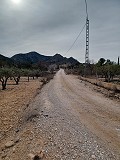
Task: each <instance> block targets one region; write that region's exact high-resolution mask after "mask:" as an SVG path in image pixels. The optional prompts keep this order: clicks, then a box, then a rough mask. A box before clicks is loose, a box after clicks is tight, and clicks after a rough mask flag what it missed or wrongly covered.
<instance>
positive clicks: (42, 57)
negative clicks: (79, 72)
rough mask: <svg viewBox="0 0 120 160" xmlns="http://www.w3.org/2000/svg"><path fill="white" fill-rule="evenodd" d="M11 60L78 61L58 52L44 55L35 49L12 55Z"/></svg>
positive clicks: (22, 61) (61, 62)
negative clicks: (52, 54)
mask: <svg viewBox="0 0 120 160" xmlns="http://www.w3.org/2000/svg"><path fill="white" fill-rule="evenodd" d="M11 59H12V60H14V61H15V62H19V63H28V62H29V63H32V64H33V63H38V62H46V63H48V64H65V63H70V64H76V63H78V61H77V60H76V59H74V58H72V57H70V58H66V57H63V56H62V55H60V54H55V55H54V56H45V55H41V54H39V53H37V52H35V51H33V52H29V53H25V54H22V53H20V54H16V55H14V56H13V57H11Z"/></svg>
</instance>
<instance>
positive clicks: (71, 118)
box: [0, 70, 120, 160]
mask: <svg viewBox="0 0 120 160" xmlns="http://www.w3.org/2000/svg"><path fill="white" fill-rule="evenodd" d="M27 85H28V83H27V84H26V87H27ZM29 87H32V82H31V84H30V85H29ZM29 87H28V88H29ZM39 87H40V82H36V89H37V88H39ZM21 88H22V85H21V87H20V88H19V89H21ZM23 88H24V87H23ZM34 89H35V88H34ZM34 89H33V88H32V89H31V91H30V93H31V92H32V93H31V95H32V97H31V100H30V101H29V102H30V103H27V101H26V100H27V99H26V100H25V98H27V96H23V98H22V96H21V98H22V100H21V101H22V102H26V105H25V104H24V103H23V104H24V105H23V106H24V107H22V109H20V111H19V107H18V109H17V107H16V111H15V112H14V109H13V110H12V108H11V110H10V109H8V107H7V105H9V103H11V104H12V105H13V104H15V103H12V100H13V99H14V97H15V99H17V97H16V96H15V95H16V94H15V95H14V96H13V97H11V98H10V100H9V103H8V101H6V103H5V102H4V104H6V105H5V108H7V109H6V110H7V111H9V112H6V110H3V111H2V116H3V115H6V117H7V118H8V119H9V120H7V121H6V124H9V121H10V120H11V119H12V118H11V115H12V113H13V112H14V113H15V114H14V116H13V117H14V118H15V120H14V123H15V125H13V126H12V127H11V128H8V131H7V132H6V129H4V125H3V121H2V126H1V128H2V130H1V132H0V133H1V151H0V156H1V159H4V160H23V159H25V160H30V159H31V160H32V159H34V160H35V159H36V160H37V159H38V160H40V159H43V160H44V159H46V160H74V159H75V160H92V159H96V160H102V159H103V160H119V159H120V154H119V151H120V140H119V139H120V116H119V115H120V101H119V99H110V98H109V97H106V96H104V95H103V94H101V93H98V91H95V90H94V89H95V88H94V89H93V86H92V85H91V84H89V83H87V82H84V81H81V80H79V79H78V78H77V77H76V76H73V75H66V74H65V73H64V71H63V70H60V71H59V72H58V73H57V74H56V76H55V77H54V79H53V80H51V81H50V82H49V83H48V84H46V85H45V86H44V87H43V88H42V90H39V92H38V91H37V93H39V94H37V95H36V89H35V90H34ZM23 90H24V89H23ZM34 91H35V92H34ZM9 92H11V93H10V94H9V96H10V95H11V96H12V93H13V92H12V90H10V91H9ZM23 92H25V91H23ZM4 93H5V92H4ZM33 93H35V94H33ZM0 94H3V92H1V93H0ZM6 94H7V93H6ZM24 94H25V93H24ZM33 95H36V96H33ZM9 96H8V97H9ZM28 97H30V96H28ZM33 97H34V98H33ZM6 98H7V96H6ZM21 98H20V99H21ZM17 101H18V100H17ZM1 102H2V99H0V103H1ZM22 102H21V103H22ZM16 103H17V102H16ZM1 104H2V103H1ZM12 105H10V106H12ZM10 106H9V107H10ZM14 106H17V105H14ZM20 106H21V104H20ZM3 108H4V107H2V108H0V109H3ZM20 108H21V107H20ZM10 111H11V112H10ZM19 112H20V114H18V113H19ZM5 113H6V114H5ZM16 115H19V116H18V117H19V118H18V119H19V120H18V121H17V118H16V117H17V116H16ZM6 117H5V118H6ZM14 118H13V119H14ZM2 119H3V117H2ZM4 122H5V121H4ZM14 123H13V122H11V123H10V125H11V124H14ZM3 131H4V132H3Z"/></svg>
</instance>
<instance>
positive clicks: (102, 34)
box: [0, 0, 120, 62]
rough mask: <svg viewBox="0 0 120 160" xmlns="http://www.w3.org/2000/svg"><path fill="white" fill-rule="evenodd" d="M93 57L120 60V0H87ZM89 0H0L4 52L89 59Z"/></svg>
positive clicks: (1, 50)
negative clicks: (86, 52) (87, 37)
mask: <svg viewBox="0 0 120 160" xmlns="http://www.w3.org/2000/svg"><path fill="white" fill-rule="evenodd" d="M87 3H88V16H89V21H90V46H89V59H90V60H92V62H97V61H98V60H99V59H100V58H101V57H103V58H105V59H110V60H112V61H116V62H117V58H118V56H120V0H87ZM85 23H86V10H85V0H0V54H2V55H4V56H7V57H11V56H13V55H14V54H18V53H27V52H30V51H37V52H38V53H40V54H44V55H54V54H56V53H60V54H61V55H63V56H66V57H74V58H75V59H77V60H78V61H80V62H84V61H85V41H86V30H85V29H84V30H83V32H82V33H81V35H80V37H79V38H78V40H77V42H76V43H75V45H74V46H73V48H72V49H71V50H70V51H69V52H68V53H66V52H67V50H68V49H69V48H70V47H71V45H72V44H73V42H74V40H75V39H76V37H77V36H78V34H79V32H80V31H81V30H82V28H83V26H84V25H85Z"/></svg>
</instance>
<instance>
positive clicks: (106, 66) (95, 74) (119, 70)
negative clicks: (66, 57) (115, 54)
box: [65, 58, 120, 92]
mask: <svg viewBox="0 0 120 160" xmlns="http://www.w3.org/2000/svg"><path fill="white" fill-rule="evenodd" d="M65 71H66V73H67V74H71V73H72V74H76V75H80V79H81V80H84V81H87V82H90V83H92V84H95V85H97V86H99V87H103V88H106V89H108V90H113V91H116V92H120V65H119V59H118V63H115V62H112V61H110V60H109V59H107V60H105V59H104V58H100V59H99V60H98V62H97V63H95V64H94V63H93V64H90V63H89V64H87V65H85V64H78V65H76V66H67V67H66V68H65Z"/></svg>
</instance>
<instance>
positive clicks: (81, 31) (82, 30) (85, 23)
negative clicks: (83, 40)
mask: <svg viewBox="0 0 120 160" xmlns="http://www.w3.org/2000/svg"><path fill="white" fill-rule="evenodd" d="M85 26H86V23H85V24H84V26H83V28H82V29H81V31H80V32H79V34H78V36H77V37H76V39H75V41H74V42H73V44H72V45H71V47H70V48H69V49H68V50H67V52H66V53H65V54H64V56H65V55H66V54H67V53H68V52H69V51H70V50H71V49H72V47H73V46H74V44H75V43H76V41H77V40H78V38H79V37H80V35H81V33H82V32H83V30H84V28H85Z"/></svg>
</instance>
